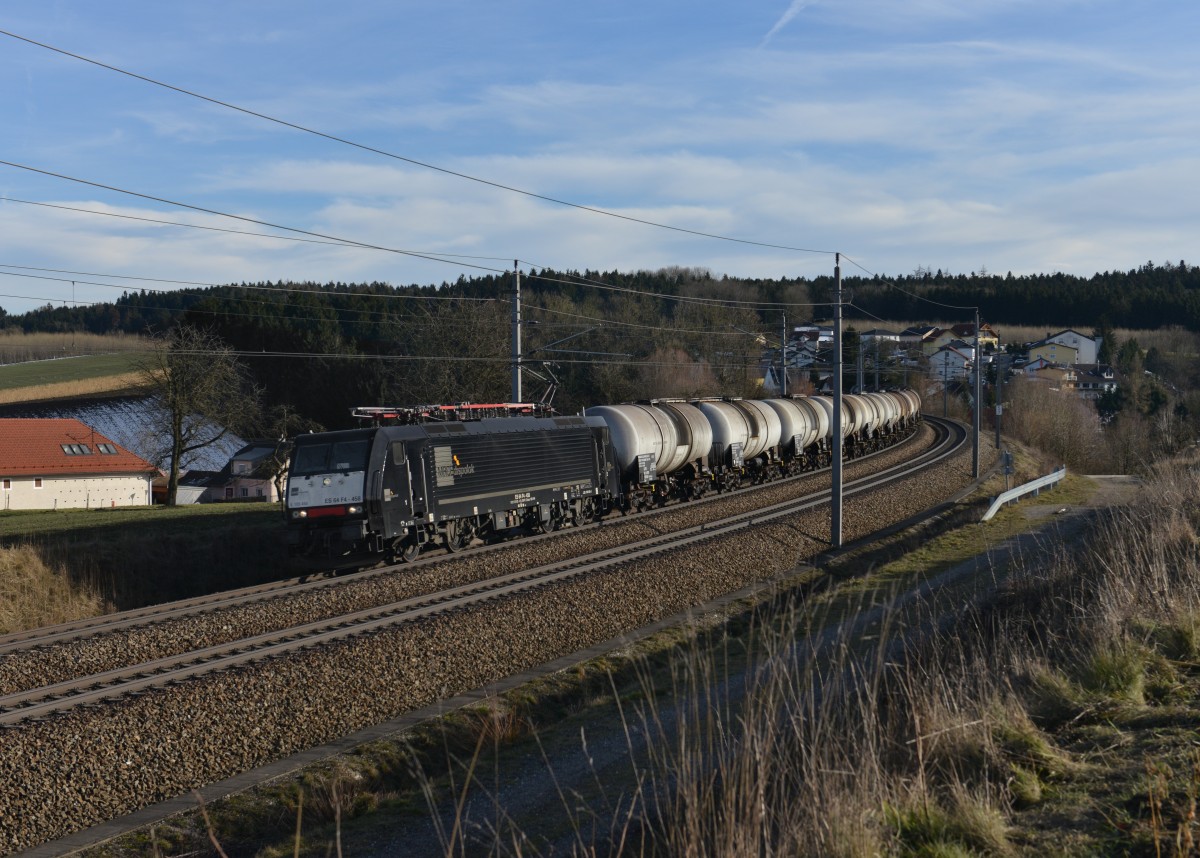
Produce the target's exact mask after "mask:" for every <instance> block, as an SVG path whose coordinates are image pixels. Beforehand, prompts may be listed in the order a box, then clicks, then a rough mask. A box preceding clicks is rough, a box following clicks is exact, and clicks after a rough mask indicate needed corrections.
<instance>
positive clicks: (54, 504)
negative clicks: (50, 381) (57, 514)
mask: <svg viewBox="0 0 1200 858" xmlns="http://www.w3.org/2000/svg"><path fill="white" fill-rule="evenodd" d="M157 473H158V469H157V468H155V467H154V466H153V465H151V464H150V463H149V462H147V461H145V460H144V459H141V458H139V457H138V456H135V455H134V454H133V453H130V452H129V451H128V450H126V449H124V448H123V447H120V446H118V445H117V444H115V443H114V442H113V441H111V440H109V439H108V438H106V437H105V436H103V435H101V434H100V433H98V432H96V431H95V430H94V429H92V428H91V427H90V426H87V425H86V424H84V423H82V422H80V421H79V420H73V419H69V418H45V419H38V418H0V492H2V494H3V498H2V499H0V504H2V507H3V509H6V510H7V509H72V508H79V509H96V508H101V507H103V508H108V507H116V506H148V505H149V504H150V500H151V482H152V480H153V479H154V476H155V475H156V474H157Z"/></svg>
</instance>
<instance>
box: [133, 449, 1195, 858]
mask: <svg viewBox="0 0 1200 858" xmlns="http://www.w3.org/2000/svg"><path fill="white" fill-rule="evenodd" d="M1027 465H1029V463H1027ZM1033 467H1038V468H1040V466H1038V465H1033ZM1000 488H1002V486H997V485H991V486H989V487H988V491H989V492H994V491H996V490H999V489H1000ZM1088 494H1089V486H1088V481H1087V480H1085V479H1083V478H1075V479H1072V480H1070V481H1069V482H1068V483H1067V484H1066V485H1064V486H1063V487H1062V488H1060V489H1057V490H1055V491H1054V492H1052V493H1048V494H1044V495H1043V496H1042V497H1041V498H1040V499H1039V500H1038V501H1037V502H1036V505H1037V506H1039V507H1041V508H1043V509H1046V508H1048V507H1053V508H1058V507H1060V506H1074V505H1077V504H1079V503H1080V502H1081V501H1082V500H1083V499H1084V498H1085V497H1086V496H1087V495H1088ZM1029 506H1030V504H1029V503H1026V504H1024V505H1018V506H1013V507H1009V508H1008V509H1006V510H1004V511H1002V512H1001V513H1000V515H999V516H997V518H996V519H995V520H993V522H991V523H989V524H986V525H979V524H976V523H973V522H974V521H975V520H977V513H978V507H976V508H975V510H974V511H973V512H960V513H958V514H952V515H950V516H947V517H946V518H944V519H943V520H942V521H941V522H940V523H937V524H934V525H927V526H924V527H921V528H918V529H916V530H914V531H911V532H908V533H903V534H899V535H897V536H896V537H894V538H892V539H891V540H890V541H889V542H888V543H886V544H885V545H883V546H875V547H873V548H872V549H871V550H870V552H869V553H862V554H859V555H856V556H851V557H850V558H848V559H845V560H843V561H841V562H839V563H838V564H835V565H833V566H831V567H829V568H827V570H826V581H827V584H828V586H826V587H824V588H822V589H819V590H816V591H814V590H813V589H812V588H809V589H808V590H807V591H806V592H805V593H804V594H803V595H802V596H801V595H800V594H797V593H793V594H791V595H789V594H787V593H786V592H785V593H782V594H781V595H780V596H778V597H777V598H776V599H773V600H771V601H770V602H768V603H764V604H761V605H759V606H757V607H756V608H754V609H752V610H749V611H746V612H742V613H735V614H734V615H732V616H731V617H730V618H729V619H728V620H727V621H725V622H717V623H715V624H714V623H712V622H708V623H707V624H706V626H707V627H706V628H700V629H698V630H697V633H696V635H695V636H694V637H687V638H686V639H682V641H681V638H683V636H681V635H680V634H679V633H672V634H667V635H662V636H659V637H658V638H656V639H654V640H652V641H650V642H648V644H647V645H646V646H645V647H643V648H641V649H640V650H639V651H638V652H637V653H632V654H628V655H623V656H620V657H610V658H606V659H603V660H600V661H597V662H594V663H591V664H588V665H583V666H581V667H580V668H579V669H578V670H575V671H569V672H566V673H563V674H559V675H557V676H555V677H551V678H549V679H547V680H544V681H542V682H539V683H536V684H535V685H533V686H528V687H525V688H522V689H520V690H518V691H516V692H513V693H511V694H508V695H506V696H505V697H504V698H502V699H498V700H495V701H494V702H493V703H492V704H491V705H489V706H484V707H478V708H475V709H471V710H467V711H463V712H460V713H457V714H456V715H454V716H453V717H450V718H446V719H443V720H442V721H441V722H439V723H436V724H430V725H427V726H426V727H425V728H422V729H421V730H418V731H416V732H415V733H413V734H412V735H410V736H408V737H407V738H406V739H405V740H404V741H399V742H380V743H376V744H374V745H372V746H369V747H366V748H363V749H360V750H359V751H358V752H356V753H355V754H352V755H348V756H346V757H343V758H340V759H339V760H337V761H336V762H334V763H332V764H331V765H329V766H326V767H323V768H319V769H313V770H310V771H308V772H306V773H305V774H304V775H303V776H302V777H301V778H300V779H298V780H296V781H292V782H289V783H284V784H278V785H275V786H273V787H270V788H265V789H263V790H260V791H257V792H256V793H253V794H248V795H243V796H240V797H237V798H235V799H232V800H230V801H229V802H225V803H221V804H220V805H218V806H217V807H214V808H210V812H211V814H212V819H213V823H212V824H213V826H214V830H215V832H216V833H217V835H218V836H219V838H220V839H221V840H222V841H223V842H225V843H226V845H232V846H233V847H235V848H241V847H245V850H244V851H247V853H249V852H253V851H255V849H258V850H259V851H258V854H260V855H264V856H271V855H283V854H291V852H292V849H293V839H292V832H293V831H294V829H295V825H296V822H297V819H296V814H297V808H298V807H299V806H300V805H301V804H303V808H304V810H303V818H302V823H303V830H304V843H303V849H302V854H306V855H320V854H328V851H329V849H330V848H331V847H332V844H333V842H334V840H335V838H336V839H338V840H339V841H340V844H341V845H342V846H343V847H344V848H345V849H346V854H355V852H356V851H357V850H358V849H365V848H367V847H368V845H369V844H379V843H386V842H389V841H390V840H391V838H392V837H393V836H394V833H395V831H396V829H398V828H399V827H400V826H402V825H403V824H404V823H403V822H402V821H401V820H404V819H412V818H413V817H414V816H420V815H423V814H426V813H427V811H426V810H425V805H426V795H442V796H446V800H447V801H448V802H449V803H450V806H451V807H453V806H454V801H455V798H454V797H455V796H456V795H461V790H462V789H463V786H462V785H463V783H465V782H473V783H474V784H475V785H476V786H477V788H478V789H479V790H480V791H481V792H482V793H483V794H484V795H490V794H491V793H492V791H493V790H494V789H495V787H496V785H497V784H498V783H500V782H501V780H502V778H500V777H499V776H498V774H497V772H499V771H505V770H507V769H508V768H511V767H518V766H520V765H522V761H527V760H528V759H529V758H531V757H533V758H537V757H540V756H542V755H545V757H546V758H547V759H548V761H549V762H548V764H547V765H548V768H549V769H550V770H551V771H553V770H554V767H555V760H560V759H563V757H562V756H560V755H561V754H568V753H571V750H570V747H571V745H572V744H574V746H575V750H574V753H575V754H576V755H578V753H579V748H578V738H579V736H580V735H581V733H583V732H586V734H587V735H588V737H589V742H590V743H591V747H596V746H597V743H599V742H600V741H601V740H600V736H602V735H603V731H604V730H605V729H607V730H608V731H609V732H610V733H612V732H614V731H615V732H616V733H617V734H618V735H620V734H621V732H622V728H621V726H620V725H621V724H623V723H624V724H628V725H630V727H629V728H627V729H626V731H625V733H624V735H625V736H626V737H627V740H628V741H629V742H630V744H631V745H634V744H638V743H639V742H640V740H639V739H638V736H639V735H648V736H649V737H651V739H650V745H651V747H652V748H654V752H653V753H651V754H650V756H649V757H648V758H647V757H645V756H643V757H642V758H641V759H640V760H639V762H638V763H637V764H636V765H634V764H630V763H626V764H625V765H623V766H619V767H618V768H621V769H624V770H625V773H626V774H625V776H624V777H623V778H618V779H617V780H613V778H612V772H611V770H610V771H606V772H605V773H604V774H603V777H604V779H605V782H604V784H603V787H604V789H603V791H602V794H595V795H588V796H583V795H576V794H574V793H568V794H566V795H564V797H563V807H562V808H561V810H560V811H559V812H557V813H552V814H548V815H546V818H544V819H543V821H542V822H541V823H531V822H527V823H526V824H527V825H529V826H531V827H529V828H527V829H525V830H523V831H521V830H516V829H515V826H514V825H513V824H512V823H511V821H509V820H507V819H506V817H505V814H504V811H503V808H502V807H501V808H498V809H497V810H496V811H495V813H493V814H489V818H492V819H494V820H495V821H496V824H498V825H499V826H500V829H501V830H500V832H499V833H498V835H497V838H496V842H495V843H494V844H493V845H494V846H495V848H496V849H498V850H499V851H500V853H503V852H504V848H505V847H504V846H502V844H508V845H509V846H511V845H512V844H517V843H519V844H521V848H520V849H518V850H517V853H519V854H527V855H536V854H541V850H540V849H539V846H538V844H539V843H543V842H545V841H543V840H541V838H542V837H544V836H550V837H561V836H562V835H564V834H565V835H566V836H567V838H568V839H570V838H571V836H572V835H571V832H572V831H578V832H579V835H578V837H579V838H580V839H579V840H577V842H576V846H577V847H578V850H577V851H578V854H584V855H589V854H610V853H611V849H610V846H611V844H609V843H608V842H607V841H606V838H607V837H608V836H609V835H610V834H611V835H612V836H613V837H616V838H620V837H624V838H626V840H625V842H626V849H625V854H651V853H652V854H708V855H742V854H764V853H768V854H823V855H879V854H886V855H906V856H908V855H911V856H916V855H922V856H934V855H942V856H969V855H1010V854H1027V853H1035V852H1036V853H1044V854H1046V855H1063V856H1067V855H1077V854H1096V855H1108V854H1111V855H1172V854H1192V853H1193V852H1195V851H1196V847H1195V843H1196V838H1197V836H1198V834H1200V832H1197V819H1196V815H1195V802H1196V799H1197V798H1198V797H1200V774H1197V773H1198V772H1200V754H1198V752H1197V751H1196V750H1195V746H1196V744H1197V738H1196V737H1197V735H1198V731H1200V721H1198V720H1197V717H1196V714H1195V713H1196V711H1197V704H1198V703H1200V551H1198V550H1197V548H1196V546H1197V544H1200V538H1198V537H1197V531H1198V530H1200V477H1198V476H1196V475H1194V474H1193V473H1192V472H1191V471H1189V470H1188V469H1186V468H1182V467H1175V468H1173V469H1170V470H1164V471H1163V472H1161V473H1160V474H1159V476H1158V477H1157V478H1156V479H1155V480H1153V481H1152V482H1151V483H1150V484H1149V485H1148V486H1147V487H1146V488H1145V489H1144V490H1143V492H1142V494H1140V495H1139V496H1138V497H1137V498H1136V499H1135V500H1133V501H1132V502H1130V503H1128V504H1127V505H1125V506H1122V507H1118V508H1116V509H1115V510H1113V511H1112V512H1108V513H1103V514H1099V515H1097V516H1096V517H1095V518H1094V519H1093V520H1092V521H1091V522H1090V523H1086V524H1081V525H1080V528H1081V529H1079V530H1070V531H1064V534H1067V535H1068V538H1066V539H1063V538H1061V537H1058V538H1056V537H1053V536H1051V537H1049V538H1048V540H1047V549H1048V550H1047V552H1046V553H1044V554H1040V555H1037V556H1035V555H1032V554H1030V555H1027V556H1026V557H1024V558H1022V559H1020V560H1018V561H1016V562H1015V563H1013V564H1012V565H1011V566H1010V567H1007V568H995V569H989V570H987V571H986V572H985V574H984V575H983V578H982V583H981V584H980V585H978V586H975V587H974V588H973V589H972V590H970V595H972V596H973V599H971V600H967V599H965V598H964V597H965V596H966V595H968V588H967V587H965V586H964V585H963V583H962V582H961V581H960V582H951V583H949V584H948V585H947V586H946V587H945V588H944V590H943V591H942V595H941V596H939V595H937V593H933V594H927V595H925V596H923V597H922V598H921V599H918V600H915V601H907V602H906V601H897V600H896V599H895V596H896V594H900V593H905V592H908V591H910V590H911V588H912V587H913V586H914V585H916V584H918V583H920V582H928V581H931V580H933V579H935V578H937V577H938V576H939V575H942V574H943V573H945V571H946V570H947V569H950V568H951V567H954V566H956V565H957V564H959V563H960V562H962V561H963V560H964V559H965V558H968V557H971V556H974V555H976V554H978V553H979V552H981V551H985V550H986V549H987V548H988V546H990V545H994V544H995V543H997V542H998V541H1000V540H1002V539H1004V538H1006V537H1009V536H1012V535H1014V534H1019V533H1021V532H1024V531H1027V530H1029V529H1030V528H1031V527H1033V526H1034V524H1035V522H1036V521H1041V522H1043V523H1044V522H1046V521H1047V520H1049V521H1058V519H1057V518H1049V519H1047V518H1041V519H1030V518H1029V517H1028V516H1027V515H1026V510H1027V509H1028V508H1029ZM917 544H919V545H921V546H922V547H921V550H920V551H919V552H912V551H910V550H909V549H910V548H911V547H912V546H914V545H917ZM974 580H975V581H977V582H978V581H979V579H978V578H976V579H974ZM971 602H974V605H973V606H971ZM877 606H890V607H889V608H888V610H886V611H885V612H883V613H882V614H880V615H879V616H878V617H876V618H874V619H873V620H871V621H870V622H868V623H866V624H865V625H864V624H862V623H861V622H860V621H858V620H856V618H859V617H863V616H869V615H870V611H871V610H872V609H873V608H875V607H877ZM839 624H841V627H842V633H841V634H840V636H838V637H836V638H835V639H834V640H835V642H834V644H832V645H830V646H828V647H825V648H824V649H822V650H821V651H819V652H817V653H816V654H815V655H814V654H812V653H811V652H810V649H809V647H808V646H802V647H799V648H797V647H795V646H794V644H795V642H796V641H797V640H811V639H812V636H813V635H815V634H817V633H819V632H821V631H822V630H826V629H831V628H836V627H837V626H838V625H839ZM797 649H798V650H800V651H801V653H803V655H802V656H800V657H798V656H797ZM749 665H752V666H753V667H754V669H753V670H747V666H749ZM737 677H743V678H746V679H747V691H746V693H745V694H744V695H743V696H741V697H740V698H739V699H738V700H737V701H736V702H732V701H726V700H722V699H721V698H720V696H719V695H716V696H714V688H716V687H717V686H718V684H719V682H720V680H722V679H723V678H729V679H736V678H737ZM818 689H819V691H818ZM676 717H678V718H679V719H681V720H680V721H679V723H681V724H682V725H683V728H682V735H683V736H684V738H683V739H682V740H681V739H680V738H679V735H680V734H679V733H672V734H671V735H660V728H659V725H660V724H664V723H666V724H669V723H672V722H673V719H674V718H676ZM588 756H589V757H590V756H591V753H590V752H589V754H588ZM447 759H452V760H455V761H456V762H454V763H453V764H452V766H451V771H450V772H449V773H445V774H441V775H436V774H433V773H434V772H439V771H444V770H445V769H444V764H445V761H446V760H447ZM597 774H598V777H597V780H599V777H600V774H599V773H597ZM666 785H670V786H671V787H672V788H671V789H669V790H667V789H663V787H665V786H666ZM574 786H575V782H572V783H571V784H569V785H567V788H568V789H574ZM504 798H505V796H504V794H503V793H501V794H500V797H499V800H500V801H501V802H503V801H504ZM484 800H485V801H486V799H484ZM652 808H653V810H652ZM371 811H376V812H371ZM550 816H554V817H556V818H554V819H551V818H549V817H550ZM595 831H599V832H600V834H601V836H600V838H599V839H598V840H592V839H590V837H591V835H588V834H585V833H584V832H595ZM443 832H444V835H445V838H446V839H445V841H444V847H445V849H444V851H445V852H446V853H447V854H468V853H470V852H471V848H472V847H468V846H466V845H464V843H463V841H462V840H461V838H460V835H461V832H455V831H454V829H453V825H452V824H450V823H447V824H446V826H445V828H444V829H443ZM157 836H158V838H159V840H158V846H159V847H162V848H164V849H166V850H167V851H168V853H169V852H170V851H172V850H176V849H182V850H187V849H191V848H202V844H203V843H204V842H205V841H206V839H207V836H208V834H207V832H206V830H205V826H204V824H203V823H202V822H201V821H199V820H198V819H194V820H192V821H190V822H183V823H181V824H178V825H168V826H161V827H159V829H158V831H157ZM526 837H528V838H530V839H525V838H526ZM451 838H454V840H453V843H454V845H453V846H452V845H451ZM272 843H273V845H268V844H272ZM560 844H561V841H560ZM651 844H652V846H651ZM147 845H148V843H147V841H146V839H145V838H144V837H143V838H141V839H140V840H137V841H136V845H134V846H132V847H130V848H132V849H133V850H134V851H136V849H138V848H145V847H146V846H147ZM110 854H128V853H122V850H121V848H119V847H118V848H116V849H115V850H113V852H112V853H110Z"/></svg>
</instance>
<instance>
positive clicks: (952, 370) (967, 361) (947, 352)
mask: <svg viewBox="0 0 1200 858" xmlns="http://www.w3.org/2000/svg"><path fill="white" fill-rule="evenodd" d="M972 357H973V355H971V354H969V353H964V352H961V351H959V350H958V349H955V348H951V347H950V346H944V347H943V348H940V349H938V350H937V351H936V352H934V353H933V356H932V357H930V358H929V375H930V376H931V377H932V378H940V379H942V380H943V381H945V380H947V379H951V378H966V376H967V373H968V372H969V371H970V369H971V358H972Z"/></svg>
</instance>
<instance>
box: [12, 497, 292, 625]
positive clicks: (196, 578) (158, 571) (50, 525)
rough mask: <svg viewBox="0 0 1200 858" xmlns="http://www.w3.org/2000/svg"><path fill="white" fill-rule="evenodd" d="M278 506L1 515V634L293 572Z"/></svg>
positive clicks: (156, 508) (68, 511) (191, 507)
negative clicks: (288, 568) (287, 558)
mask: <svg viewBox="0 0 1200 858" xmlns="http://www.w3.org/2000/svg"><path fill="white" fill-rule="evenodd" d="M285 559H286V558H285V556H284V549H283V518H282V516H281V513H280V511H279V507H278V506H276V505H274V504H271V505H268V504H213V505H205V506H185V507H176V508H173V509H172V508H166V507H124V508H121V507H118V508H117V509H101V510H60V511H57V512H51V511H28V512H26V511H8V512H0V634H4V633H6V632H11V631H16V630H18V629H25V628H35V627H38V626H44V625H51V624H54V623H58V622H65V621H67V620H72V619H78V618H80V617H86V616H95V615H96V614H98V613H107V612H110V611H113V610H125V609H128V608H136V607H140V606H142V605H148V604H156V603H159V602H165V601H171V600H174V599H182V598H186V597H188V596H196V595H201V594H204V593H211V592H217V591H220V590H228V589H233V588H236V587H243V586H249V585H251V584H257V583H261V582H263V581H269V580H274V579H278V578H282V577H286V576H287V575H288V570H287V568H286V564H285Z"/></svg>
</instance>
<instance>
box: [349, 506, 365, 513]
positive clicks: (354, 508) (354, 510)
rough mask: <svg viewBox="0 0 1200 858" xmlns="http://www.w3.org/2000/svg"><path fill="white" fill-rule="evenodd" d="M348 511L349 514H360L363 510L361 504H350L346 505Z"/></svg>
mask: <svg viewBox="0 0 1200 858" xmlns="http://www.w3.org/2000/svg"><path fill="white" fill-rule="evenodd" d="M346 512H347V513H348V514H349V515H358V514H359V513H360V512H362V507H361V506H348V507H346Z"/></svg>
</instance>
